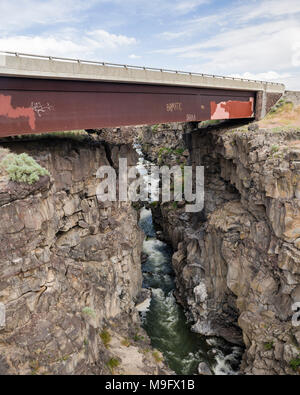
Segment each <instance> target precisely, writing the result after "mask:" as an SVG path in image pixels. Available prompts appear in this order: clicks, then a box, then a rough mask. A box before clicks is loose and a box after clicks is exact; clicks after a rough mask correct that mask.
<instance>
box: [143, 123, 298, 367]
mask: <svg viewBox="0 0 300 395" xmlns="http://www.w3.org/2000/svg"><path fill="white" fill-rule="evenodd" d="M171 132H172V131H170V133H171ZM185 140H186V143H187V146H188V147H189V150H190V154H191V155H190V158H189V160H190V163H192V164H193V165H203V166H204V167H205V208H204V210H203V211H202V212H201V213H196V214H189V213H185V210H184V205H183V204H182V203H180V204H179V205H178V206H177V207H176V205H175V206H174V205H173V204H172V203H170V204H164V205H158V206H155V207H153V208H152V209H153V213H154V218H155V221H156V224H158V225H159V227H160V228H161V229H162V230H163V234H164V237H165V238H166V239H167V240H168V241H169V242H171V243H172V245H173V247H174V248H175V249H176V250H177V251H176V253H175V254H174V256H173V266H174V269H175V272H176V276H177V288H178V291H177V297H178V300H179V301H180V302H181V303H182V304H184V306H185V307H186V309H187V311H188V314H189V315H190V317H191V318H192V319H193V321H194V322H195V324H194V326H193V329H194V330H195V331H197V332H200V333H202V334H206V335H218V336H222V337H224V338H226V339H227V340H229V341H230V342H233V343H235V344H242V343H244V344H245V346H246V351H245V353H244V357H243V363H242V366H241V371H242V372H243V373H246V374H293V373H295V372H297V368H296V369H295V364H296V362H297V361H299V345H300V330H299V329H300V328H299V327H296V326H293V325H292V316H293V314H294V313H293V310H292V306H293V305H294V304H295V303H296V302H299V301H300V294H299V292H300V285H299V284H300V281H299V280H300V276H299V274H300V244H299V241H300V233H299V232H300V230H299V229H300V227H299V224H300V210H299V209H300V200H299V197H300V176H299V163H300V162H299V161H300V133H299V131H297V130H294V131H293V130H289V131H286V132H280V131H278V130H276V132H274V131H272V130H270V131H267V130H261V129H258V127H257V126H256V127H255V126H253V125H250V127H249V128H248V126H243V125H240V127H238V126H237V125H235V126H227V127H218V128H217V127H215V128H214V127H210V128H204V129H197V128H195V129H194V131H192V132H191V133H189V134H188V135H186V136H185ZM158 145H159V141H158V140H156V138H154V140H153V143H152V147H157V146H158ZM168 148H172V147H168ZM152 151H157V148H152ZM147 154H148V155H149V153H148V151H147ZM153 156H154V157H155V155H153ZM165 163H166V164H168V158H166V162H165ZM296 365H297V364H296ZM292 366H293V367H294V369H295V370H293V369H292Z"/></svg>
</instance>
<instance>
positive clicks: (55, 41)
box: [0, 29, 136, 60]
mask: <svg viewBox="0 0 300 395" xmlns="http://www.w3.org/2000/svg"><path fill="white" fill-rule="evenodd" d="M133 44H136V39H135V38H133V37H127V36H123V35H116V34H111V33H108V32H106V31H105V30H96V31H90V32H86V33H85V34H82V35H80V34H79V33H78V32H77V31H75V30H73V29H70V30H68V31H67V32H65V31H64V30H63V31H61V32H58V33H57V34H56V35H50V36H25V35H20V36H10V37H5V38H0V49H1V50H3V51H12V52H21V53H22V52H23V53H30V54H36V55H52V56H60V57H72V58H80V59H83V58H86V59H94V60H97V59H99V56H101V57H102V59H103V56H105V54H106V53H107V54H108V53H109V52H112V51H115V50H116V49H118V50H120V48H126V47H130V46H131V45H133ZM99 51H100V52H99ZM103 51H104V52H103ZM99 60H100V59H99Z"/></svg>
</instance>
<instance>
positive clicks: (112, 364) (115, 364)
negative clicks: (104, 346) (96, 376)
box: [106, 358, 120, 374]
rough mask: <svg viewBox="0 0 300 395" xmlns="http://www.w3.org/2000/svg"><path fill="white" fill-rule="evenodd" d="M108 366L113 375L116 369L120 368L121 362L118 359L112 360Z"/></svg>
mask: <svg viewBox="0 0 300 395" xmlns="http://www.w3.org/2000/svg"><path fill="white" fill-rule="evenodd" d="M106 365H107V367H108V368H109V370H110V372H111V373H112V374H113V373H114V369H115V368H117V367H118V366H120V361H119V360H118V359H117V358H111V359H110V360H109V361H108V362H107V364H106Z"/></svg>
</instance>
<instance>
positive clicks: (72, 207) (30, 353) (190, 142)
mask: <svg viewBox="0 0 300 395" xmlns="http://www.w3.org/2000/svg"><path fill="white" fill-rule="evenodd" d="M294 96H295V97H296V98H298V95H296V94H294ZM293 100H294V102H295V98H294V97H293ZM297 105H298V104H297ZM284 106H286V102H283V104H282V105H279V107H278V108H279V109H280V108H281V107H284ZM276 122H277V121H276ZM89 132H91V133H92V134H91V135H86V133H84V134H83V136H82V135H79V136H77V135H75V136H72V135H70V136H61V137H58V136H57V135H53V136H46V137H45V138H40V137H35V138H29V139H24V140H23V139H11V140H9V141H4V142H1V147H3V148H5V149H9V150H10V151H11V152H13V153H16V154H20V153H23V152H26V153H27V154H29V155H30V156H31V157H32V158H34V159H35V160H36V161H37V162H38V163H39V164H40V165H41V166H43V168H45V169H47V170H48V172H49V175H44V176H42V177H40V179H39V181H37V182H35V183H33V184H32V185H27V184H24V183H17V182H13V181H12V180H9V178H8V177H7V174H1V173H0V218H1V226H0V246H1V248H0V308H1V307H2V311H3V308H5V324H4V325H2V326H0V374H172V373H173V372H172V371H171V370H170V369H169V367H167V366H166V363H165V362H164V361H163V358H162V357H161V354H160V353H159V352H158V351H157V350H155V349H154V348H153V341H150V339H149V337H148V335H149V333H148V334H147V333H146V332H145V330H144V329H143V323H142V320H141V316H140V314H139V311H140V305H141V304H143V302H144V300H145V298H149V291H148V290H147V291H145V290H144V289H143V286H144V284H145V282H146V283H149V284H152V285H151V287H152V288H153V284H154V283H155V282H156V281H157V280H156V278H154V277H155V276H153V274H154V275H156V274H157V273H159V276H158V277H160V278H164V281H166V284H165V289H167V292H169V291H170V290H172V289H173V285H172V284H173V271H174V276H175V277H174V283H175V284H176V289H175V293H174V294H175V297H176V301H177V302H178V303H179V304H180V305H181V306H182V307H183V309H184V312H185V314H186V317H187V318H188V320H189V322H190V324H191V330H192V331H193V333H191V338H192V337H193V336H195V334H199V336H200V335H201V336H204V338H207V339H208V341H209V340H212V339H213V337H219V338H223V339H225V340H226V341H227V342H229V343H230V344H231V345H232V346H233V347H239V348H240V349H242V350H243V356H242V360H241V365H240V367H239V373H240V374H248V375H258V374H263V375H274V374H282V375H284V374H298V373H299V358H300V351H299V347H300V330H299V326H296V325H295V323H294V324H293V321H292V318H293V315H294V311H293V306H295V304H297V303H299V302H300V282H299V278H300V211H299V209H300V203H299V202H300V175H299V169H300V131H299V129H298V128H296V127H295V128H293V127H290V128H288V129H287V128H285V127H278V125H277V124H276V127H271V128H270V127H266V126H265V125H264V124H263V123H261V122H256V123H252V124H248V123H245V122H244V123H243V122H229V123H228V122H227V123H220V124H216V123H200V124H198V123H185V124H178V123H177V124H166V125H152V126H141V127H126V128H125V127H124V128H123V127H122V128H118V129H101V130H92V131H89ZM136 145H138V146H139V147H140V149H141V151H142V153H143V155H144V158H145V159H147V160H148V161H149V162H150V163H153V164H157V165H160V166H161V165H168V166H173V165H180V166H181V167H183V166H185V165H193V166H194V167H195V166H204V171H205V205H204V209H203V210H202V211H201V212H198V213H187V212H186V211H185V204H186V202H185V201H184V200H183V201H180V202H169V203H160V202H147V203H143V204H142V205H144V206H146V207H147V208H148V209H151V212H152V217H153V224H154V226H155V230H156V235H155V233H154V235H155V237H157V238H159V239H161V240H162V241H163V242H164V244H163V246H162V244H161V243H160V242H159V241H158V240H156V238H155V239H154V238H153V237H154V236H153V234H152V228H151V231H150V233H149V235H147V237H146V238H145V235H144V233H143V232H142V230H141V228H140V227H139V225H138V224H139V220H140V216H141V206H142V205H140V204H132V203H131V202H118V201H117V202H101V201H99V200H98V199H97V196H96V195H97V194H96V187H97V184H98V180H97V169H98V168H99V167H100V166H102V165H104V166H112V167H113V168H114V169H115V170H116V173H117V174H118V172H119V169H118V164H119V158H126V159H127V161H128V165H129V166H130V165H131V166H135V165H136V164H137V161H138V157H137V152H136V149H134V146H136ZM0 159H1V152H0ZM147 218H148V217H147ZM147 221H148V219H147ZM151 221H152V220H151ZM151 223H152V222H151ZM151 226H152V225H151ZM143 242H144V253H142V250H143ZM166 243H167V244H168V245H169V246H171V247H172V253H173V255H172V254H171V252H170V251H171V249H170V248H169V246H168V245H167V244H166ZM153 245H154V246H155V248H156V250H155V249H154V250H153V248H152V246H153ZM145 246H146V248H145ZM150 247H151V248H150ZM145 250H146V253H145ZM147 251H148V256H147ZM151 254H152V255H153V256H152V257H151ZM159 254H160V255H159ZM171 255H172V258H171V261H172V268H168V270H167V271H166V272H163V271H161V269H160V268H158V269H157V270H158V272H157V273H154V272H153V271H151V273H150V272H145V261H146V260H147V258H148V263H146V266H147V265H148V266H147V267H148V268H149V267H152V269H153V268H154V269H155V268H157V267H158V266H155V265H156V264H157V263H159V262H157V260H158V259H166V256H168V259H169V256H170V257H171ZM149 256H150V258H151V259H152V262H151V265H152V266H151V265H150V264H149ZM161 256H162V257H163V258H160V257H161ZM151 259H150V260H151ZM143 267H144V269H143V272H145V273H146V274H145V273H144V280H143V273H142V268H143ZM152 269H151V270H152ZM164 270H166V269H164ZM165 274H167V276H165ZM145 276H148V277H147V278H148V280H147V281H145V278H146V277H145ZM147 278H146V279H147ZM170 283H172V284H171V286H170ZM154 288H155V287H154ZM160 288H161V286H160V285H159V284H158V285H157V289H156V291H155V293H156V299H157V300H158V299H161V301H162V302H164V301H168V303H169V305H168V306H166V309H165V310H163V311H162V313H161V316H164V315H167V313H165V311H166V312H168V310H171V308H172V309H175V310H176V311H177V305H176V303H175V301H174V300H173V299H174V298H173V293H172V294H165V295H164V294H163V293H162V291H161V290H160ZM162 288H163V287H162ZM172 292H173V291H172ZM144 295H146V296H144ZM152 314H153V316H154V315H155V311H154V312H152ZM177 314H178V316H180V317H181V316H184V314H183V313H181V311H179V312H177ZM0 317H1V309H0ZM154 319H155V317H154ZM180 319H181V320H182V319H183V318H180ZM146 326H147V325H146ZM152 330H153V331H154V332H155V328H154V329H153V328H152ZM184 334H185V339H186V342H187V339H188V337H189V332H187V328H186V327H185V328H184ZM165 335H166V337H168V333H166V334H165ZM149 336H150V335H149ZM156 336H159V335H157V334H156ZM201 339H202V338H201ZM180 341H181V339H180V338H179V340H178V344H180ZM198 341H199V338H198V337H197V342H198ZM201 342H202V340H201ZM189 346H192V344H191V345H189ZM177 348H178V347H177ZM187 348H188V350H189V352H190V349H189V347H187ZM203 352H204V351H203ZM208 359H209V358H208ZM200 360H201V358H200ZM211 371H212V369H211V367H210V366H209V364H208V363H204V362H202V363H200V365H199V373H200V374H211Z"/></svg>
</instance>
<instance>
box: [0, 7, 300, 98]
mask: <svg viewBox="0 0 300 395" xmlns="http://www.w3.org/2000/svg"><path fill="white" fill-rule="evenodd" d="M0 15H1V24H0V51H13V52H15V51H16V52H23V53H24V52H25V53H30V54H39V55H51V56H61V57H70V58H76V59H86V60H97V61H101V62H102V61H105V62H111V63H121V64H129V65H138V66H149V67H158V68H166V69H174V70H184V71H193V72H200V73H207V74H218V75H228V76H236V77H245V78H250V79H260V80H267V81H274V82H283V83H285V84H286V86H287V89H290V90H300V0H284V1H283V0H0Z"/></svg>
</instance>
